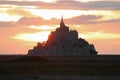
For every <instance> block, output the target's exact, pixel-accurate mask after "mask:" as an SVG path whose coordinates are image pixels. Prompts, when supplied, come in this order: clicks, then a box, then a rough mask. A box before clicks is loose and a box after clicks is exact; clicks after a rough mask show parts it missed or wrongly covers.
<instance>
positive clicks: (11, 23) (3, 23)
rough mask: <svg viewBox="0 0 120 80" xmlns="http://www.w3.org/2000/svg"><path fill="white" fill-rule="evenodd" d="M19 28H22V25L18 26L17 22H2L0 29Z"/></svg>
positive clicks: (0, 22)
mask: <svg viewBox="0 0 120 80" xmlns="http://www.w3.org/2000/svg"><path fill="white" fill-rule="evenodd" d="M17 26H20V24H17V23H16V22H12V21H10V22H3V21H0V27H17Z"/></svg>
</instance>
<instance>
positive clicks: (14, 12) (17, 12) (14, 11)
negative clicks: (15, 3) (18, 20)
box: [6, 8, 35, 16]
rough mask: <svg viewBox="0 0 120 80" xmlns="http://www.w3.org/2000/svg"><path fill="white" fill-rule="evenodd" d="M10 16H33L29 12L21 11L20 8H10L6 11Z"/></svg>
mask: <svg viewBox="0 0 120 80" xmlns="http://www.w3.org/2000/svg"><path fill="white" fill-rule="evenodd" d="M6 12H7V13H9V14H10V15H21V16H35V15H33V14H32V13H31V12H29V11H26V10H23V9H21V8H12V9H8V10H7V11H6Z"/></svg>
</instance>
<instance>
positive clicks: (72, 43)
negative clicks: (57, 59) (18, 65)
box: [28, 18, 97, 56]
mask: <svg viewBox="0 0 120 80" xmlns="http://www.w3.org/2000/svg"><path fill="white" fill-rule="evenodd" d="M96 54H97V52H96V50H95V48H94V45H93V44H89V43H88V42H87V41H86V40H85V39H82V38H78V32H77V31H76V30H69V27H68V26H66V25H65V24H64V22H63V18H62V19H61V23H60V27H59V28H57V29H56V30H55V31H52V32H51V34H50V35H49V37H48V40H47V41H46V42H43V43H38V44H37V46H35V47H34V48H33V49H31V50H29V51H28V55H33V56H35V55H36V56H37V55H41V56H67V55H71V56H72V55H74V56H78V55H79V56H80V55H96Z"/></svg>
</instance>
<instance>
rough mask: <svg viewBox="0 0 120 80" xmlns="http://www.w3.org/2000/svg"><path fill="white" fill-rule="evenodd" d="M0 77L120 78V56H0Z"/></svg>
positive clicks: (12, 79) (23, 79)
mask: <svg viewBox="0 0 120 80" xmlns="http://www.w3.org/2000/svg"><path fill="white" fill-rule="evenodd" d="M0 80H120V56H91V57H89V56H82V57H78V56H76V57H75V56H74V57H73V56H66V57H63V56H62V57H56V56H53V57H49V56H46V57H35V56H32V57H29V56H0Z"/></svg>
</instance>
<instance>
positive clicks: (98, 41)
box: [0, 0, 120, 54]
mask: <svg viewBox="0 0 120 80" xmlns="http://www.w3.org/2000/svg"><path fill="white" fill-rule="evenodd" d="M62 15H63V17H64V22H65V24H66V25H68V26H69V28H70V29H71V30H77V31H78V33H79V37H82V38H84V39H85V40H87V41H88V42H89V43H90V44H94V45H95V48H96V50H97V51H98V52H99V53H98V54H120V0H0V54H27V51H28V50H29V49H31V48H33V47H34V46H35V45H36V43H37V42H42V41H44V40H47V36H48V35H49V33H50V32H51V31H54V30H55V29H56V28H57V27H59V23H60V19H61V16H62Z"/></svg>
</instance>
